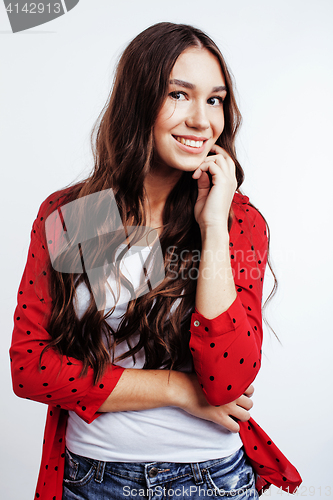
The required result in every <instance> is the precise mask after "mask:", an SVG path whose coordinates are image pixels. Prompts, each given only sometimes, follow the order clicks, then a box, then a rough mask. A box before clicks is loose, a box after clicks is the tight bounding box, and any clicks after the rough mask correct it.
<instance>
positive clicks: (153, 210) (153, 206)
mask: <svg viewBox="0 0 333 500" xmlns="http://www.w3.org/2000/svg"><path fill="white" fill-rule="evenodd" d="M181 176H182V172H181V171H180V170H176V169H174V168H170V167H164V168H163V166H161V165H158V166H156V167H153V168H152V169H151V171H150V172H149V173H148V175H147V176H146V178H145V181H144V187H145V191H146V195H147V197H146V200H145V209H146V218H147V225H148V226H150V227H154V228H156V229H157V228H158V227H160V226H162V213H163V209H164V205H165V202H166V200H167V198H168V196H169V194H170V192H171V191H172V189H173V188H174V186H175V185H176V184H177V182H178V180H179V179H180V177H181Z"/></svg>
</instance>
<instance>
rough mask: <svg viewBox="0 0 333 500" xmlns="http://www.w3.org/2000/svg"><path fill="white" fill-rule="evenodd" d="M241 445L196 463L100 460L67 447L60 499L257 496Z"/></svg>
mask: <svg viewBox="0 0 333 500" xmlns="http://www.w3.org/2000/svg"><path fill="white" fill-rule="evenodd" d="M254 483H255V474H254V472H253V469H252V467H251V465H250V464H249V463H248V461H247V459H246V455H244V452H243V448H241V449H240V450H238V451H237V452H236V453H234V454H232V455H230V456H228V457H225V458H219V459H216V460H208V461H207V462H198V463H162V462H153V463H132V462H100V461H98V460H93V459H90V458H85V457H81V456H79V455H75V454H74V453H71V452H69V451H68V450H67V449H66V461H65V474H64V482H63V497H62V498H63V500H102V499H103V500H104V499H110V500H125V499H126V498H128V499H133V498H138V499H149V500H163V499H166V498H173V499H182V498H191V499H192V500H196V499H199V500H202V499H203V498H213V499H214V498H221V497H224V498H236V499H238V500H240V499H242V500H248V499H251V500H254V499H258V498H259V497H258V493H257V491H256V489H255V486H254Z"/></svg>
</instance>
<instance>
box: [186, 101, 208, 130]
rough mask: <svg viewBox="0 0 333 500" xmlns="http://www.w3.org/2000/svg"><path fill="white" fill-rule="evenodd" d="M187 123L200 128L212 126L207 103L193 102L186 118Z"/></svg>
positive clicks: (189, 125)
mask: <svg viewBox="0 0 333 500" xmlns="http://www.w3.org/2000/svg"><path fill="white" fill-rule="evenodd" d="M186 125H187V126H188V127H190V128H195V129H198V130H206V129H207V128H209V126H210V122H209V119H208V116H207V110H206V103H200V102H197V103H193V104H192V106H191V109H190V110H189V114H188V116H187V118H186Z"/></svg>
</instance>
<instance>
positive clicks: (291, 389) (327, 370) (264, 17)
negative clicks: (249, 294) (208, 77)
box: [0, 0, 333, 500]
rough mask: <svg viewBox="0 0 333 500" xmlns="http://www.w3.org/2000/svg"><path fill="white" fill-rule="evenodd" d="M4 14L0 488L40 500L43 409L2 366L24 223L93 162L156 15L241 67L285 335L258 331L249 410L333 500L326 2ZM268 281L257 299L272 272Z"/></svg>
mask: <svg viewBox="0 0 333 500" xmlns="http://www.w3.org/2000/svg"><path fill="white" fill-rule="evenodd" d="M0 15H1V22H0V51H1V54H0V55H1V61H2V62H1V73H2V76H1V81H0V99H1V113H0V126H1V135H0V138H1V148H0V163H1V180H2V182H1V204H2V206H1V216H2V223H1V235H2V245H1V255H2V258H1V280H2V287H1V295H2V297H1V308H2V311H1V315H0V318H1V342H2V349H1V363H0V367H1V368H0V369H1V399H2V402H1V407H2V411H1V425H0V432H1V436H0V443H1V466H0V473H1V475H2V478H1V489H0V496H1V498H3V499H5V500H32V498H33V497H34V489H35V483H36V480H37V474H38V468H39V461H40V455H41V444H42V436H43V430H44V421H45V413H46V407H45V406H44V405H42V404H38V403H35V402H32V401H26V400H21V399H19V398H17V397H16V396H15V395H14V394H13V393H12V389H11V379H10V371H9V356H8V349H9V346H10V340H11V332H12V327H13V319H12V318H13V312H14V308H15V304H16V293H17V289H18V285H19V281H20V279H21V275H22V272H23V268H24V265H25V259H26V255H27V249H28V245H29V237H30V230H31V225H32V222H33V220H34V218H35V216H36V213H37V210H38V207H39V205H40V203H41V202H42V201H43V199H44V198H45V197H46V196H47V195H49V194H50V193H51V192H53V191H55V190H57V189H59V188H61V187H64V186H65V185H67V184H68V183H70V182H72V181H73V180H74V179H75V178H80V177H82V176H83V175H85V174H86V173H87V172H88V171H89V169H90V168H91V166H92V160H91V154H90V146H89V134H90V131H91V128H92V126H93V123H94V121H95V119H96V118H97V116H98V114H99V112H100V110H101V109H102V106H103V105H104V102H105V100H106V98H107V95H108V91H109V88H110V85H111V82H112V72H113V68H114V65H115V62H116V60H117V58H118V57H119V55H120V53H121V51H122V50H123V49H124V48H125V46H126V45H127V44H128V42H129V41H130V40H131V39H132V38H133V37H134V36H135V35H136V34H138V33H139V32H140V31H142V30H143V29H145V28H146V27H148V26H149V25H151V24H154V23H155V22H159V21H171V22H181V23H187V24H193V25H195V26H197V27H199V28H201V29H203V30H204V31H206V32H207V33H208V34H209V35H210V36H212V38H213V39H214V40H215V41H216V42H217V44H218V45H219V46H220V48H221V50H222V52H223V54H224V55H225V57H226V59H227V62H228V63H229V66H230V68H231V70H232V72H233V74H234V76H235V80H236V88H237V96H238V102H239V106H240V109H241V111H242V114H243V118H244V123H243V127H242V129H241V133H240V137H239V141H238V153H239V158H240V161H241V164H242V166H243V168H244V170H245V174H246V181H245V183H244V184H243V190H244V193H245V194H247V195H248V196H250V199H251V201H252V202H253V203H254V205H256V206H258V208H260V210H261V211H262V212H263V214H264V215H265V217H266V218H267V220H268V222H269V225H270V228H271V233H272V236H271V255H272V261H273V265H274V269H275V271H276V274H277V277H278V279H279V291H278V294H277V295H276V296H275V298H274V299H273V301H272V302H271V303H270V305H269V306H268V308H267V317H268V319H269V321H270V323H271V325H272V326H273V328H274V329H275V330H276V332H277V334H278V336H279V338H280V340H281V342H282V344H283V346H281V345H280V344H279V343H278V342H277V341H276V340H275V337H274V335H273V334H272V333H271V332H270V331H268V330H266V331H265V342H264V358H263V365H262V369H261V372H260V373H259V375H258V377H257V379H256V381H255V389H256V392H255V396H254V408H253V410H252V415H253V417H254V418H255V419H256V420H257V421H258V423H260V425H261V426H262V427H263V428H264V429H265V431H266V432H267V433H268V434H269V435H270V436H271V438H272V439H273V440H274V441H275V442H276V444H277V445H278V446H279V447H280V449H281V450H282V451H283V453H284V454H285V455H286V456H287V457H288V458H289V460H290V461H291V462H292V463H293V464H294V465H295V466H296V467H297V468H298V470H299V471H300V473H301V475H302V477H303V489H302V490H301V492H302V496H303V497H304V496H306V497H310V496H312V498H315V499H319V498H333V474H332V453H331V447H332V444H333V430H332V424H331V413H332V396H331V394H332V387H331V381H332V356H333V349H332V348H333V345H332V323H331V311H332V307H333V304H332V267H333V265H332V262H331V258H332V193H331V185H332V167H333V162H332V140H331V139H332V115H333V99H332V89H333V71H332V55H333V54H332V52H333V51H332V48H333V34H332V33H333V30H332V19H333V1H332V0H316V1H314V0H313V1H309V0H279V1H276V0H266V1H265V0H252V1H251V0H234V1H231V0H219V1H212V0H205V1H202V0H200V1H199V0H191V1H185V0H179V1H178V2H165V3H162V2H161V3H158V2H157V1H156V0H155V1H150V0H141V1H135V0H132V1H129V0H122V1H121V2H120V1H111V0H98V2H95V1H92V0H91V1H88V0H81V1H80V2H79V4H78V5H77V6H76V7H75V8H74V9H73V10H72V11H70V12H69V13H68V14H66V15H64V16H62V17H60V18H58V19H56V20H54V21H52V22H49V23H47V24H44V25H42V26H39V27H36V28H33V29H31V30H28V31H26V32H21V33H17V34H12V33H11V30H10V25H9V21H8V19H7V17H6V13H5V9H4V6H3V3H2V2H1V5H0ZM265 281H266V286H265V290H267V291H266V295H267V294H268V291H269V288H270V285H271V278H270V273H269V272H267V273H266V278H265ZM311 487H312V488H311ZM329 487H332V489H331V491H330V490H329V489H328V488H329ZM320 488H321V490H320ZM270 492H271V493H270V496H271V497H277V498H279V497H278V495H277V492H278V490H277V489H276V488H271V490H270ZM313 493H314V495H313ZM329 493H330V495H329ZM311 494H312V495H311ZM283 496H284V497H285V498H286V497H287V494H284V495H283ZM263 498H265V497H263Z"/></svg>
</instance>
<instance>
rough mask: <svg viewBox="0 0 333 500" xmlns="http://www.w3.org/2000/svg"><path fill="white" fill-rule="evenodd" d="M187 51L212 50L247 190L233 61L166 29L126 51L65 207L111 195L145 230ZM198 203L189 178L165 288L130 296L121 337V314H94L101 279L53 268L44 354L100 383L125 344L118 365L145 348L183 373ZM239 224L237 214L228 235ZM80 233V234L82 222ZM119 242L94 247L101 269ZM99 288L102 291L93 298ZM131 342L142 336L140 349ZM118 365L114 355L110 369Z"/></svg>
mask: <svg viewBox="0 0 333 500" xmlns="http://www.w3.org/2000/svg"><path fill="white" fill-rule="evenodd" d="M189 47H198V48H205V49H207V50H209V51H210V52H211V53H212V54H213V55H214V56H215V57H216V58H217V59H218V61H219V63H220V65H221V69H222V73H223V75H224V78H225V82H226V87H227V96H226V98H225V100H224V103H223V107H224V116H225V126H224V130H223V133H222V134H221V136H220V137H219V138H218V140H217V144H218V145H219V146H221V147H222V148H224V149H225V150H226V151H227V153H228V154H229V155H230V157H231V158H232V159H233V161H234V162H235V165H236V178H237V189H238V191H240V190H239V187H240V186H241V184H242V183H243V180H244V172H243V169H242V167H241V166H240V164H239V162H238V160H237V157H236V151H235V137H236V133H237V130H238V129H239V126H240V124H241V114H240V112H239V109H238V107H237V104H236V100H235V96H234V92H233V83H232V77H231V75H230V72H229V70H228V68H227V65H226V62H225V60H224V58H223V56H222V54H221V52H220V50H219V49H218V47H217V46H216V44H215V43H214V42H213V41H212V40H211V39H210V38H209V37H208V36H207V35H206V34H205V33H203V32H202V31H201V30H199V29H196V28H194V27H192V26H188V25H184V24H173V23H167V22H162V23H158V24H155V25H154V26H151V27H149V28H148V29H146V30H145V31H143V32H142V33H140V34H139V35H138V36H137V37H136V38H134V39H133V41H132V42H131V43H130V44H129V45H128V47H127V48H126V49H125V51H124V52H123V55H122V57H121V58H120V61H119V63H118V66H117V69H116V73H115V78H114V82H113V87H112V90H111V92H110V95H109V97H108V100H107V103H106V105H105V106H104V108H103V110H102V112H101V114H100V116H99V118H98V120H97V122H96V124H95V126H94V128H93V131H92V135H91V142H92V148H93V154H94V168H93V171H92V173H91V175H90V176H89V177H88V178H87V179H86V180H85V181H84V182H81V183H80V184H77V185H75V186H73V187H72V188H71V189H69V190H67V191H66V194H65V195H62V197H61V198H59V203H60V204H64V203H68V202H69V201H72V200H76V199H79V198H84V197H86V196H87V195H90V194H92V193H97V192H102V191H104V190H106V189H112V191H113V194H114V197H115V200H116V203H117V207H118V210H119V213H120V216H121V220H122V224H123V225H124V227H125V229H126V228H127V227H128V226H131V227H133V226H136V227H142V226H145V225H146V216H145V211H144V200H145V196H146V194H145V189H144V180H145V177H146V175H147V173H148V172H149V169H150V168H151V165H152V163H153V154H154V143H153V127H154V123H155V121H156V118H157V115H158V113H159V110H160V109H161V107H162V104H163V102H164V100H165V98H166V96H167V92H168V83H169V76H170V73H171V70H172V68H173V66H174V64H175V62H176V60H177V58H178V57H179V55H180V54H181V53H182V52H183V51H184V50H186V49H188V48H189ZM196 198H197V181H196V180H194V179H192V172H183V174H182V176H181V178H180V179H179V181H178V182H177V184H176V185H175V186H174V188H173V189H172V190H171V192H170V194H169V196H168V198H167V200H166V203H165V206H164V210H163V214H162V219H163V233H162V235H161V237H160V245H161V248H162V253H163V257H164V272H165V279H164V280H163V281H162V283H160V285H159V286H157V287H155V288H153V289H152V290H150V291H149V293H146V294H144V295H142V296H140V297H135V296H134V295H132V296H133V300H130V302H129V303H128V307H127V311H126V313H125V315H124V317H123V318H122V320H121V323H120V325H119V326H118V328H117V330H113V329H112V328H111V326H109V325H108V323H107V321H106V319H107V317H109V316H110V315H111V314H112V312H113V310H114V308H113V309H111V311H109V313H108V314H107V315H106V314H105V313H104V310H98V308H97V306H96V301H95V298H96V293H97V294H98V297H99V302H102V303H103V301H104V303H105V287H104V283H105V275H104V276H103V271H101V273H100V276H99V279H97V281H96V283H95V284H94V285H92V283H91V279H88V276H87V273H86V272H83V273H80V272H73V273H61V272H58V271H55V270H54V269H52V272H51V295H52V298H53V305H54V307H53V311H52V316H51V319H50V324H49V332H50V335H51V338H52V341H51V342H50V343H49V344H48V346H47V347H46V348H45V349H49V348H51V347H53V348H56V349H57V350H58V351H59V353H61V354H63V355H67V356H72V357H74V358H76V359H79V360H82V361H83V370H82V375H84V374H85V373H86V372H87V369H88V367H89V366H90V367H92V368H93V370H94V376H95V382H97V381H98V380H99V379H100V377H101V376H102V374H103V372H104V370H105V368H106V366H107V365H108V364H109V363H110V352H111V353H114V348H115V346H116V345H118V344H119V343H120V342H123V341H126V342H127V345H128V351H127V352H126V353H125V354H123V355H122V356H120V357H119V358H117V359H118V360H119V359H124V358H126V357H129V356H131V357H133V359H134V361H135V354H136V353H137V352H138V351H139V350H140V349H141V348H143V349H144V353H145V364H144V368H147V369H148V368H149V369H153V368H166V369H170V368H172V369H178V368H180V367H181V366H184V364H186V363H188V362H189V361H190V359H191V356H190V352H189V348H188V343H189V326H190V318H191V313H192V312H193V309H194V302H195V292H196V280H195V279H193V271H195V269H197V268H198V265H199V263H198V259H195V258H193V257H194V255H195V252H198V251H200V250H201V237H200V230H199V226H198V224H197V223H196V221H195V218H194V214H193V213H194V205H195V202H196ZM59 203H58V205H59ZM96 212H98V206H97V207H96ZM232 217H233V213H232V210H231V213H230V214H229V230H230V227H231V224H232ZM78 220H79V217H78ZM78 225H81V222H80V221H79V222H78ZM120 242H121V238H120V239H119V235H118V236H117V234H116V233H114V235H113V236H112V235H111V236H110V238H109V239H107V240H106V239H103V238H100V240H99V242H98V245H97V246H96V242H95V246H94V248H95V249H96V248H97V251H96V255H95V256H94V258H95V259H96V261H95V262H97V261H98V259H102V260H103V256H104V258H105V255H108V256H109V257H110V259H113V258H114V256H115V249H116V248H117V246H118V245H119V243H120ZM170 249H171V250H170ZM184 250H185V252H183V253H182V251H184ZM179 255H186V258H181V259H180V258H179ZM109 261H110V260H109ZM101 262H102V261H101ZM269 266H270V263H269ZM270 267H271V266H270ZM273 276H274V289H273V290H272V292H271V295H272V294H273V293H274V292H275V289H276V278H275V275H274V273H273ZM117 279H118V280H119V283H121V284H122V285H124V286H125V287H127V288H128V289H129V290H130V291H131V293H132V294H133V289H131V284H130V283H129V282H128V281H127V280H126V278H125V277H124V276H123V275H122V273H121V272H120V271H119V268H118V271H117ZM103 280H104V281H103ZM81 283H85V285H86V286H87V288H88V290H89V293H90V302H89V307H88V309H87V310H86V311H85V313H84V314H83V315H82V317H78V315H77V314H76V312H75V307H74V303H75V300H76V290H77V287H78V286H79V285H80V284H81ZM98 283H100V284H98ZM92 286H94V287H95V293H94V294H93V293H92ZM96 289H97V290H98V291H97V292H96ZM94 295H95V298H94ZM171 308H172V309H171ZM133 334H139V335H138V337H136V338H139V340H138V342H137V343H136V344H135V345H133V337H132V335H133ZM131 337H132V339H131ZM117 359H116V360H115V359H114V354H113V361H117Z"/></svg>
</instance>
